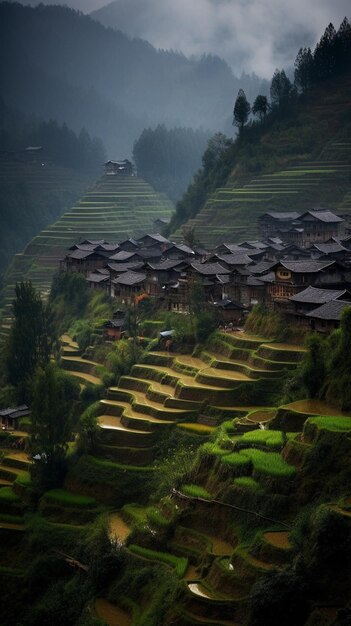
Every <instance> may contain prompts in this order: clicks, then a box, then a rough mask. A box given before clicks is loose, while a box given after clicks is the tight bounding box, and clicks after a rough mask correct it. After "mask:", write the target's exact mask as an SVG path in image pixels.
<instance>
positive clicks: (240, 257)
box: [216, 252, 252, 265]
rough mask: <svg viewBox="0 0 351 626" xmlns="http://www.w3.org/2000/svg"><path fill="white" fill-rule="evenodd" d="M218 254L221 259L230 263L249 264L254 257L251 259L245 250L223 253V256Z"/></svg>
mask: <svg viewBox="0 0 351 626" xmlns="http://www.w3.org/2000/svg"><path fill="white" fill-rule="evenodd" d="M216 256H217V258H218V259H219V261H223V263H227V264H228V265H249V264H250V263H252V259H250V257H249V256H248V255H247V254H245V253H244V252H242V253H237V252H236V253H235V254H223V255H221V256H220V255H216Z"/></svg>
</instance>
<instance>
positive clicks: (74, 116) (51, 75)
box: [0, 2, 258, 157]
mask: <svg viewBox="0 0 351 626" xmlns="http://www.w3.org/2000/svg"><path fill="white" fill-rule="evenodd" d="M0 38H1V41H2V45H3V50H4V51H5V52H6V54H2V55H1V57H0V90H1V92H2V93H3V96H4V98H5V99H6V102H7V103H8V104H9V105H10V106H15V107H17V108H18V109H20V110H23V111H24V112H25V113H27V114H32V113H35V114H37V115H39V116H41V117H42V118H44V119H49V118H53V119H56V120H57V121H58V122H60V123H62V122H66V123H67V124H68V125H69V126H70V127H71V128H72V129H73V130H76V131H79V130H80V129H81V128H82V127H83V126H85V127H86V128H87V130H88V131H89V133H90V134H92V135H97V136H100V137H101V138H102V140H103V141H104V144H105V146H106V149H107V152H108V155H109V156H111V157H121V156H123V155H127V154H130V153H131V149H132V144H133V142H134V140H135V139H136V138H137V137H138V136H139V135H140V133H141V131H142V130H143V128H145V127H146V126H153V125H157V124H159V123H163V124H165V125H166V126H167V127H172V126H180V125H181V126H188V127H194V128H200V127H203V128H206V129H209V130H210V131H211V132H214V131H217V130H221V129H225V128H226V127H227V128H228V121H229V120H230V119H231V112H232V109H233V102H234V99H235V96H236V94H237V91H238V89H239V87H242V86H243V84H242V81H240V82H239V81H238V79H235V78H234V77H233V74H232V72H231V70H230V68H229V66H228V65H227V64H226V63H225V62H224V61H223V60H221V59H220V58H219V57H216V56H204V57H202V58H201V59H200V60H196V59H194V58H186V57H185V56H184V55H183V54H180V53H175V52H172V51H158V50H156V49H155V48H154V47H153V46H152V45H151V44H149V43H147V42H146V41H142V40H140V39H131V38H130V37H128V36H127V35H125V34H123V33H122V32H121V31H115V30H112V29H107V28H105V27H104V26H102V25H101V24H99V23H97V22H96V21H94V20H92V19H91V18H90V17H89V16H86V15H83V14H82V13H77V12H75V11H74V10H72V9H69V8H67V7H61V6H44V5H39V6H38V7H35V8H32V7H29V6H22V5H19V4H16V3H8V2H4V3H1V4H0ZM9 59H10V62H9ZM250 81H251V78H250V77H248V82H250ZM244 88H245V85H244ZM257 91H258V88H257Z"/></svg>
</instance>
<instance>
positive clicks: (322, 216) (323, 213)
mask: <svg viewBox="0 0 351 626" xmlns="http://www.w3.org/2000/svg"><path fill="white" fill-rule="evenodd" d="M309 216H310V217H313V218H314V219H316V220H319V221H320V222H325V223H328V224H333V223H338V222H343V221H344V220H343V219H342V217H338V215H335V213H332V212H331V211H328V210H324V209H323V210H318V211H306V213H304V214H303V215H301V218H300V219H301V220H303V221H305V219H304V218H308V217H309ZM306 221H310V220H308V219H307V220H306Z"/></svg>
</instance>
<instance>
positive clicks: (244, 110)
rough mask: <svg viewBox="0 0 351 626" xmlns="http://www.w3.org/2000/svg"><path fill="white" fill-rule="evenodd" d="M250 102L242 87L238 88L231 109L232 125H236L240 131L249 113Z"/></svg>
mask: <svg viewBox="0 0 351 626" xmlns="http://www.w3.org/2000/svg"><path fill="white" fill-rule="evenodd" d="M250 110H251V108H250V103H249V102H248V100H247V98H246V95H245V92H244V91H243V89H239V92H238V95H237V98H236V100H235V104H234V110H233V126H238V128H239V132H242V130H243V128H244V126H245V124H246V122H247V120H248V118H249V113H250Z"/></svg>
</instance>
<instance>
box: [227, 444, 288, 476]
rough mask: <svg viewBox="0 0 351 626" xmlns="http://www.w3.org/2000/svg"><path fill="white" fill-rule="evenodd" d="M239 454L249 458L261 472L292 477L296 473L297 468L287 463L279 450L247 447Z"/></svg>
mask: <svg viewBox="0 0 351 626" xmlns="http://www.w3.org/2000/svg"><path fill="white" fill-rule="evenodd" d="M239 455H240V456H243V457H246V458H247V459H249V460H250V461H251V463H252V465H253V467H254V470H256V471H257V472H259V473H262V474H267V475H269V476H273V477H276V478H292V477H293V476H294V475H295V474H296V468H295V467H293V466H292V465H289V464H288V463H286V462H285V461H284V459H283V458H282V457H281V456H280V454H279V453H278V452H263V451H262V450H256V449H255V448H245V450H240V452H239ZM224 458H226V457H224Z"/></svg>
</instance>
